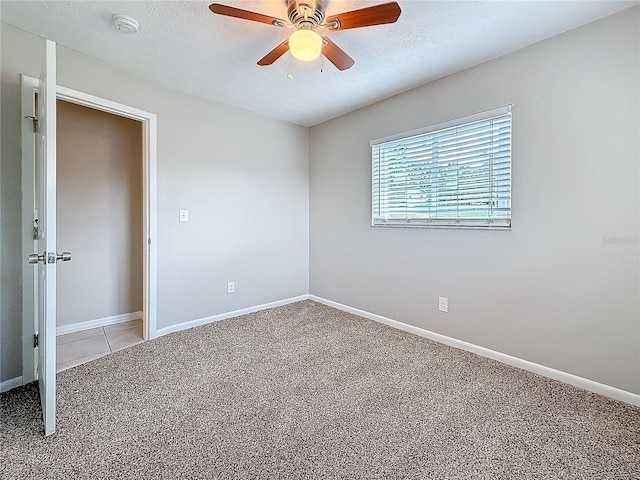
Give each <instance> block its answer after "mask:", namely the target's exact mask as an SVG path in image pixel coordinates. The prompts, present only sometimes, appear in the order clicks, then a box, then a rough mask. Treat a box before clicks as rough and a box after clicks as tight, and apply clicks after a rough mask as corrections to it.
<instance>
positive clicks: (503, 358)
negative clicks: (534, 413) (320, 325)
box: [309, 295, 640, 406]
mask: <svg viewBox="0 0 640 480" xmlns="http://www.w3.org/2000/svg"><path fill="white" fill-rule="evenodd" d="M309 299H310V300H313V301H314V302H318V303H322V304H324V305H327V306H329V307H333V308H337V309H338V310H343V311H345V312H348V313H353V314H354V315H359V316H361V317H365V318H368V319H370V320H373V321H375V322H379V323H384V324H385V325H389V326H391V327H394V328H398V329H400V330H404V331H405V332H409V333H413V334H416V335H420V336H421V337H426V338H428V339H430V340H434V341H436V342H439V343H444V344H446V345H449V346H451V347H455V348H459V349H461V350H466V351H468V352H472V353H475V354H477V355H481V356H483V357H487V358H491V359H493V360H497V361H498V362H501V363H505V364H507V365H511V366H513V367H517V368H521V369H523V370H527V371H529V372H533V373H536V374H538V375H541V376H543V377H547V378H551V379H553V380H558V381H560V382H563V383H568V384H569V385H573V386H574V387H578V388H581V389H583V390H587V391H589V392H593V393H597V394H599V395H603V396H605V397H609V398H613V399H614V400H620V401H621V402H625V403H630V404H631V405H637V406H640V395H637V394H635V393H631V392H627V391H626V390H621V389H619V388H615V387H611V386H609V385H605V384H603V383H598V382H594V381H593V380H588V379H586V378H583V377H578V376H577V375H573V374H571V373H567V372H563V371H561V370H556V369H554V368H550V367H545V366H544V365H540V364H537V363H533V362H530V361H528V360H523V359H521V358H518V357H513V356H511V355H507V354H505V353H500V352H496V351H495V350H489V349H488V348H484V347H480V346H479V345H474V344H473V343H468V342H464V341H462V340H458V339H456V338H452V337H447V336H445V335H440V334H439V333H435V332H432V331H430V330H425V329H424V328H420V327H414V326H413V325H408V324H406V323H402V322H398V321H396V320H391V319H390V318H387V317H383V316H381V315H377V314H375V313H371V312H367V311H365V310H360V309H358V308H353V307H350V306H348V305H343V304H341V303H337V302H334V301H332V300H327V299H326V298H322V297H317V296H316V295H309Z"/></svg>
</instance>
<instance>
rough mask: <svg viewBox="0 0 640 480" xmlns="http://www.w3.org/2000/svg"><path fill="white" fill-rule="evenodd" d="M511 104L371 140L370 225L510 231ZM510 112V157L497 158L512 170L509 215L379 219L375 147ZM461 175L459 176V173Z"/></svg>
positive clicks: (510, 194) (509, 197)
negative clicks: (473, 217)
mask: <svg viewBox="0 0 640 480" xmlns="http://www.w3.org/2000/svg"><path fill="white" fill-rule="evenodd" d="M512 109H513V105H512V104H507V105H503V106H500V107H496V108H492V109H490V110H486V111H482V112H478V113H475V114H472V115H467V116H464V117H459V118H455V119H452V120H448V121H445V122H440V123H437V124H433V125H429V126H426V127H422V128H419V129H415V130H410V131H407V132H402V133H398V134H394V135H389V136H386V137H382V138H378V139H375V140H372V141H371V142H370V147H371V167H372V170H371V187H372V190H371V226H373V227H400V228H429V229H433V228H436V229H439V228H442V229H472V230H504V231H510V230H511V228H512V213H513V212H512V205H511V200H512V185H513V171H512V164H513V144H512V141H513V117H512ZM507 115H508V116H509V148H508V152H509V153H508V160H507V161H502V162H497V163H498V164H500V165H506V164H508V168H509V174H508V217H507V216H505V217H499V216H498V217H495V218H492V216H491V215H490V214H488V215H487V216H484V217H479V218H477V219H472V218H458V219H456V218H455V216H452V217H451V218H447V217H441V218H436V219H433V218H426V215H425V217H424V218H415V219H412V218H404V219H380V218H379V216H376V214H375V213H376V212H375V207H376V197H375V193H376V189H375V188H374V186H375V184H376V181H377V182H378V184H379V183H380V181H379V179H377V180H376V178H375V177H374V175H375V174H376V153H375V147H379V146H381V145H384V144H387V143H391V142H398V141H401V140H409V142H408V143H410V140H411V139H412V138H414V137H418V136H420V135H427V134H429V133H434V132H438V131H441V130H447V129H451V128H454V127H464V126H466V125H469V124H473V123H475V122H481V121H485V120H490V119H493V118H497V117H504V116H507ZM377 161H378V163H380V158H379V153H378V160H377ZM492 168H493V164H492V165H491V169H492ZM378 171H379V168H378ZM456 179H459V177H456Z"/></svg>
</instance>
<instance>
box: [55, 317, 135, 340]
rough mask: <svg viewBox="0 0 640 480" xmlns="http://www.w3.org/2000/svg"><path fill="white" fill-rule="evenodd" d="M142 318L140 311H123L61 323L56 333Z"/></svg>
mask: <svg viewBox="0 0 640 480" xmlns="http://www.w3.org/2000/svg"><path fill="white" fill-rule="evenodd" d="M139 318H142V312H132V313H123V314H121V315H113V316H111V317H104V318H96V319H95V320H88V321H86V322H80V323H72V324H71V325H62V326H60V327H58V328H56V335H66V334H67V333H75V332H81V331H83V330H89V329H90V328H97V327H106V326H108V325H115V324H116V323H124V322H129V321H131V320H137V319H139Z"/></svg>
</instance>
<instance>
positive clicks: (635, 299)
mask: <svg viewBox="0 0 640 480" xmlns="http://www.w3.org/2000/svg"><path fill="white" fill-rule="evenodd" d="M639 12H640V10H639V9H638V8H635V9H632V10H627V11H625V12H622V13H620V14H617V15H615V16H612V17H609V18H606V19H603V20H601V21H598V22H596V23H593V24H590V25H587V26H585V27H582V28H580V29H577V30H574V31H571V32H568V33H566V34H563V35H560V36H557V37H555V38H552V39H549V40H547V41H544V42H542V43H539V44H536V45H533V46H531V47H529V48H526V49H523V50H521V51H518V52H515V53H513V54H511V55H508V56H506V57H502V58H499V59H496V60H493V61H490V62H488V63H485V64H482V65H480V66H478V67H475V68H472V69H469V70H467V71H464V72H461V73H458V74H455V75H452V76H449V77H447V78H444V79H441V80H439V81H436V82H433V83H431V84H428V85H425V86H422V87H419V88H417V89H415V90H412V91H409V92H406V93H404V94H401V95H398V96H396V97H393V98H390V99H388V100H385V101H383V102H380V103H378V104H376V105H373V106H371V107H368V108H364V109H362V110H359V111H356V112H353V113H351V114H348V115H345V116H343V117H340V118H338V119H335V120H332V121H329V122H326V123H324V124H322V125H319V126H316V127H312V128H311V133H310V162H311V163H310V175H311V176H310V179H311V180H310V205H311V209H310V238H311V243H310V272H311V277H310V292H311V293H312V294H314V295H317V296H320V297H324V298H326V299H329V300H333V301H336V302H339V303H343V304H346V305H349V306H352V307H355V308H359V309H362V310H366V311H369V312H373V313H376V314H379V315H383V316H386V317H389V318H392V319H395V320H398V321H401V322H405V323H408V324H411V325H415V326H418V327H422V328H425V329H428V330H431V331H434V332H437V333H441V334H444V335H448V336H451V337H455V338H458V339H461V340H465V341H467V342H471V343H474V344H477V345H480V346H484V347H487V348H490V349H493V350H497V351H500V352H503V353H507V354H510V355H513V356H516V357H520V358H523V359H526V360H530V361H533V362H536V363H539V364H542V365H546V366H549V367H552V368H556V369H559V370H563V371H566V372H569V373H573V374H576V375H579V376H582V377H585V378H588V379H591V380H594V381H597V382H601V383H604V384H608V385H611V386H614V387H618V388H621V389H624V390H627V391H630V392H634V393H640V310H639V291H640V290H639V289H640V283H639V261H640V258H639V245H638V235H639V222H638V220H639V211H640V208H639V193H640V188H639V186H640V185H639V168H638V159H639V158H640V157H639V154H640V152H639V140H640V138H639V131H640V124H639V117H640V95H639V92H640V76H639V71H640V63H639V57H640V55H639V53H640V50H639V40H640V38H639V35H638V30H639V25H640V15H639ZM509 103H513V105H514V107H513V229H512V231H510V232H495V231H469V230H460V231H456V230H435V229H393V228H379V227H378V228H373V227H371V226H370V224H371V153H370V148H369V141H370V140H372V139H375V138H380V137H384V136H387V135H391V134H395V133H400V132H403V131H408V130H412V129H416V128H420V127H423V126H427V125H430V124H435V123H439V122H442V121H445V120H450V119H453V118H457V117H461V116H464V115H468V114H471V113H475V112H479V111H482V110H486V109H489V108H492V107H496V106H500V105H504V104H509ZM439 295H441V296H446V297H448V298H449V313H448V314H444V313H439V312H438V311H437V299H438V296H439Z"/></svg>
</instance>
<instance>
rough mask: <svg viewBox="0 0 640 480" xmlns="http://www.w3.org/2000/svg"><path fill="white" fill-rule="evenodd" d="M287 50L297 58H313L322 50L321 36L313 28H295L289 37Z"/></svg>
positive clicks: (307, 59)
mask: <svg viewBox="0 0 640 480" xmlns="http://www.w3.org/2000/svg"><path fill="white" fill-rule="evenodd" d="M289 50H290V51H291V55H293V56H294V57H296V58H297V59H298V60H303V61H309V60H314V59H316V58H318V57H319V56H320V53H321V52H322V37H321V36H320V35H318V34H317V33H316V32H314V31H313V30H306V29H301V30H296V31H295V32H293V33H292V34H291V36H290V37H289Z"/></svg>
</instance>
